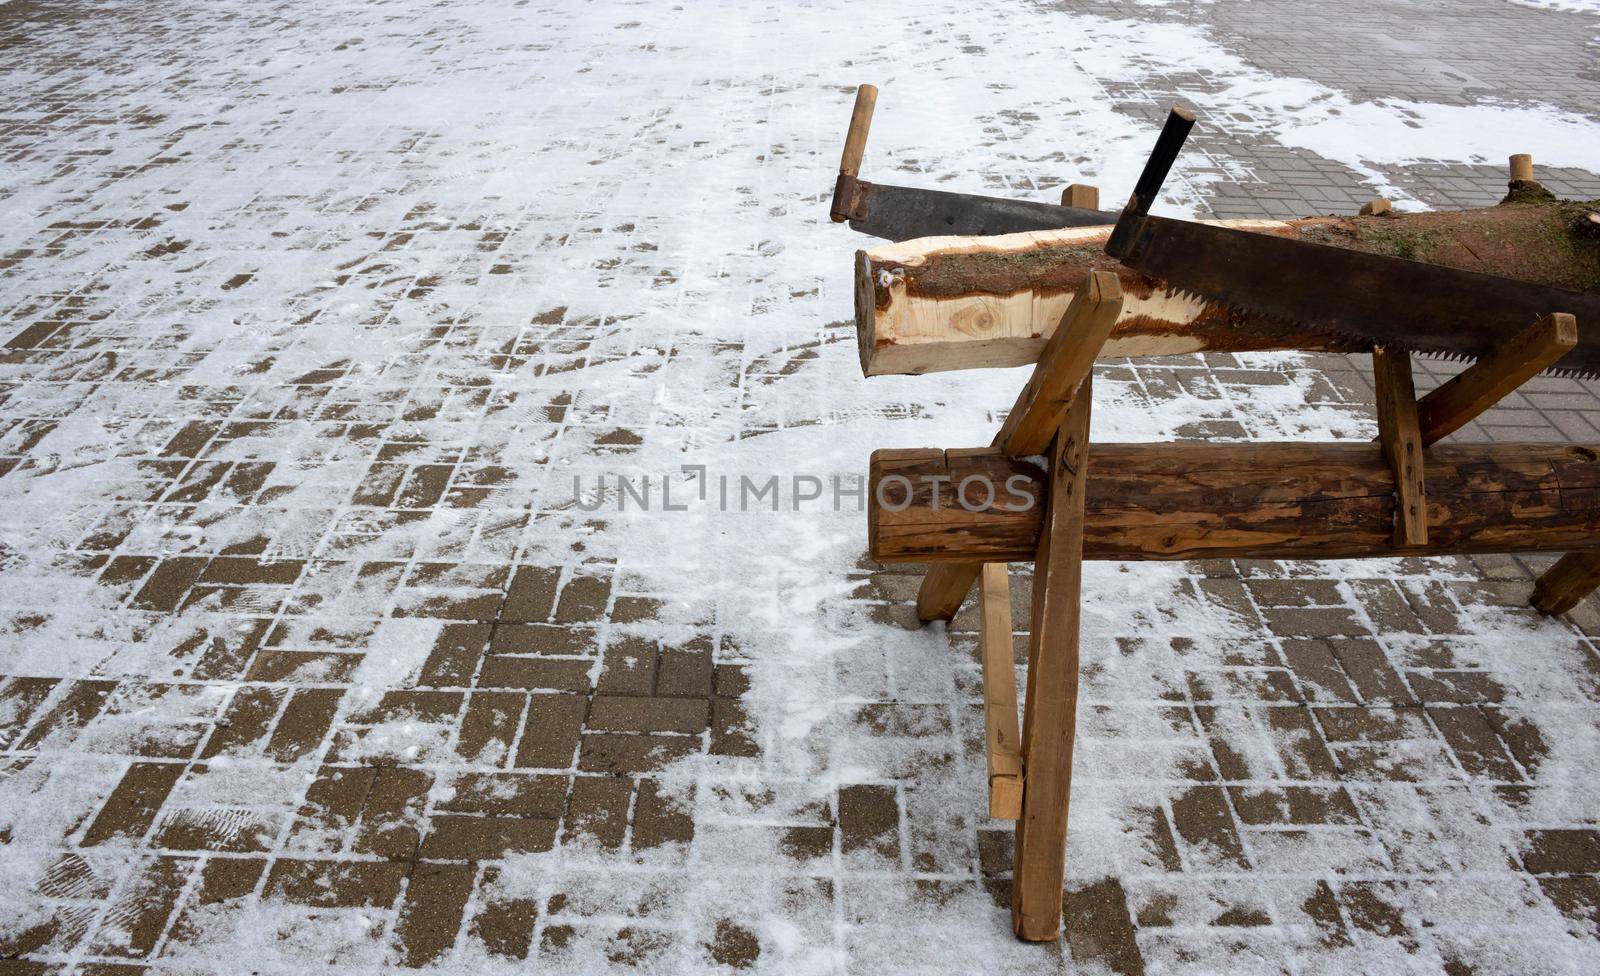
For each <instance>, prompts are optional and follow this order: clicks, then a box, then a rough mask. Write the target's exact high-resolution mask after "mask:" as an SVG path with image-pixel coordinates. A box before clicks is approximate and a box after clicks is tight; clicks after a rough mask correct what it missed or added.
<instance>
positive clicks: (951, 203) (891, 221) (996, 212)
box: [828, 85, 1117, 241]
mask: <svg viewBox="0 0 1600 976" xmlns="http://www.w3.org/2000/svg"><path fill="white" fill-rule="evenodd" d="M877 99H878V89H876V88H874V87H873V86H872V85H862V86H861V87H860V88H858V89H856V104H855V110H854V111H853V112H852V113H851V116H850V129H849V132H848V133H847V134H846V136H845V143H844V156H843V158H842V159H841V160H840V161H839V180H838V182H837V183H835V184H834V188H833V203H832V205H831V206H830V207H829V208H828V212H829V216H831V217H832V218H833V219H834V221H836V222H841V223H842V222H844V221H846V220H848V221H849V222H850V229H851V230H858V231H860V232H861V233H863V234H871V235H872V236H873V237H882V238H884V239H886V240H891V241H909V240H913V239H915V238H918V237H943V236H951V235H959V236H962V237H972V236H980V235H985V234H1015V233H1018V232H1019V231H1025V230H1058V229H1060V228H1062V227H1103V226H1105V225H1107V224H1110V223H1112V222H1114V221H1115V220H1116V219H1117V215H1116V214H1114V213H1110V212H1107V211H1104V210H1095V209H1092V208H1088V207H1065V206H1061V207H1058V206H1056V205H1054V204H1050V203H1035V202H1033V201H1031V200H1007V199H1004V198H1001V197H985V196H978V195H976V194H971V193H952V192H950V191H948V190H924V189H921V188H919V187H909V186H892V185H890V184H888V183H868V182H867V181H866V180H863V179H860V178H859V176H860V173H861V159H862V156H863V155H865V153H866V148H867V130H868V129H869V128H870V126H871V124H872V109H873V106H874V105H876V103H877Z"/></svg>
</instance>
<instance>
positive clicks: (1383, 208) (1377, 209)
mask: <svg viewBox="0 0 1600 976" xmlns="http://www.w3.org/2000/svg"><path fill="white" fill-rule="evenodd" d="M1393 209H1394V202H1393V201H1390V200H1385V199H1383V198H1382V197H1379V198H1378V199H1376V200H1372V201H1369V202H1367V203H1363V204H1362V205H1361V213H1360V214H1359V216H1362V217H1381V216H1383V215H1384V214H1386V213H1388V212H1389V211H1391V210H1393Z"/></svg>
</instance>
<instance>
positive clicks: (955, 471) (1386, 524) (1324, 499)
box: [867, 442, 1600, 563]
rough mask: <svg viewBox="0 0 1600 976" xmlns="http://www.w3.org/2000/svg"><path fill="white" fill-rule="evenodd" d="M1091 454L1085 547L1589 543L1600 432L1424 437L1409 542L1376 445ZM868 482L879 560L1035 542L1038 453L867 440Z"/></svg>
mask: <svg viewBox="0 0 1600 976" xmlns="http://www.w3.org/2000/svg"><path fill="white" fill-rule="evenodd" d="M1094 458H1095V463H1094V468H1093V473H1092V475H1091V476H1090V478H1089V482H1088V488H1087V494H1086V496H1085V516H1084V517H1085V528H1084V554H1085V557H1086V558H1088V559H1118V560H1146V559H1206V558H1260V559H1339V558H1353V557H1368V556H1394V555H1429V554H1440V555H1444V554H1452V553H1491V552H1533V551H1544V552H1551V551H1554V552H1564V551H1568V550H1590V549H1600V445H1592V446H1578V445H1569V444H1463V445H1452V444H1440V445H1438V446H1436V447H1434V448H1432V449H1431V450H1430V451H1429V452H1428V496H1427V502H1428V526H1429V531H1428V545H1427V546H1425V547H1421V548H1406V547H1400V546H1397V545H1396V544H1395V540H1394V518H1395V481H1394V474H1393V473H1392V471H1391V470H1390V468H1389V465H1388V462H1387V461H1385V460H1384V457H1383V452H1382V450H1381V449H1380V448H1379V447H1378V445H1376V444H1372V443H1358V444H1357V443H1338V444H1296V443H1289V444H1282V443H1233V444H1214V443H1198V442H1197V443H1188V442H1182V443H1168V444H1096V445H1095V447H1094ZM930 477H937V478H943V479H948V480H945V481H943V482H932V481H930V480H929V478H930ZM868 480H869V484H870V486H871V491H872V495H871V497H870V498H869V508H868V515H867V525H868V538H869V550H870V552H871V554H872V557H873V558H874V559H877V560H879V561H881V562H888V563H893V562H919V563H927V562H939V561H942V560H954V561H972V560H979V561H984V562H1019V561H1022V560H1025V559H1028V558H1029V555H1030V554H1031V553H1032V552H1034V550H1035V548H1036V547H1037V544H1038V540H1039V526H1040V512H1041V508H1040V503H1041V501H1042V500H1043V499H1044V498H1045V497H1046V496H1047V493H1048V488H1047V486H1046V483H1045V478H1044V472H1043V471H1042V469H1041V468H1040V466H1039V463H1038V461H1037V459H1026V458H1007V457H1005V456H1003V455H1002V454H1001V453H1000V452H999V451H996V450H968V451H962V452H954V451H951V452H940V451H920V452H907V451H901V452H891V451H878V452H876V453H875V454H874V455H873V457H872V465H871V472H870V474H869V476H868ZM991 489H992V494H993V501H992V502H990V503H989V504H987V505H985V504H984V503H985V501H986V496H988V495H989V494H990V490H991ZM963 497H964V498H965V501H966V504H965V505H964V504H963V501H962V499H963ZM935 498H937V502H935ZM935 504H937V509H935ZM970 509H980V510H970Z"/></svg>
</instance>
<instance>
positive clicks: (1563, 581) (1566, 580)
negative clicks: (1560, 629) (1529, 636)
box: [1528, 552, 1600, 614]
mask: <svg viewBox="0 0 1600 976" xmlns="http://www.w3.org/2000/svg"><path fill="white" fill-rule="evenodd" d="M1596 587H1600V552H1569V553H1567V554H1566V555H1565V556H1562V557H1561V558H1560V559H1558V560H1556V564H1555V565H1554V566H1551V567H1550V568H1549V569H1547V570H1545V571H1544V575H1542V576H1540V577H1539V579H1538V580H1537V581H1535V582H1534V584H1533V596H1532V598H1531V599H1530V600H1529V601H1528V602H1530V603H1532V604H1533V605H1534V606H1535V607H1537V608H1538V610H1539V612H1540V613H1548V614H1558V613H1566V612H1567V611H1568V610H1571V609H1572V608H1573V607H1575V606H1577V605H1578V601H1580V600H1582V599H1583V598H1584V597H1586V596H1588V595H1589V594H1590V593H1593V592H1594V590H1595V588H1596Z"/></svg>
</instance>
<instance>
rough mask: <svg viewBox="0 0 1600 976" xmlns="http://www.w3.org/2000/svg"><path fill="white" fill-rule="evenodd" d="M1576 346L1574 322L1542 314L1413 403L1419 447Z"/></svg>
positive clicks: (1459, 424)
mask: <svg viewBox="0 0 1600 976" xmlns="http://www.w3.org/2000/svg"><path fill="white" fill-rule="evenodd" d="M1577 344H1578V320H1577V319H1576V318H1574V317H1573V316H1571V315H1568V314H1566V313H1565V312H1557V313H1554V314H1551V315H1546V316H1545V317H1544V318H1542V319H1540V320H1539V321H1537V322H1535V323H1534V324H1533V325H1530V326H1528V328H1526V329H1524V330H1523V331H1522V332H1521V333H1519V334H1518V335H1517V336H1516V337H1515V338H1513V339H1511V340H1510V341H1509V342H1507V343H1506V344H1505V345H1503V346H1501V347H1500V348H1499V349H1497V350H1495V353H1494V355H1492V356H1488V357H1486V358H1484V359H1480V360H1478V361H1477V362H1475V363H1473V364H1472V365H1471V366H1468V367H1467V368H1466V369H1464V370H1462V371H1461V372H1460V373H1457V374H1456V375H1455V376H1453V377H1451V378H1450V379H1449V380H1447V381H1446V382H1444V383H1443V384H1441V385H1440V386H1439V387H1438V388H1436V389H1435V390H1434V391H1433V392H1432V393H1429V394H1428V395H1427V396H1425V397H1423V398H1422V400H1421V402H1420V403H1418V404H1417V422H1418V426H1419V428H1420V430H1421V434H1422V446H1423V447H1428V446H1429V445H1431V444H1435V443H1438V442H1439V441H1440V440H1441V439H1443V438H1444V437H1446V436H1447V435H1449V434H1451V433H1454V432H1455V431H1457V430H1460V429H1461V428H1462V427H1464V426H1466V425H1467V424H1468V423H1470V422H1471V421H1472V419H1473V418H1474V417H1477V416H1478V415H1479V414H1481V413H1483V412H1484V411H1485V410H1488V409H1489V408H1490V407H1492V406H1494V405H1495V404H1496V403H1499V402H1500V401H1501V400H1502V399H1504V398H1505V397H1506V395H1507V394H1510V393H1511V392H1512V391H1514V390H1516V388H1517V387H1519V386H1521V385H1522V384H1523V383H1526V382H1527V381H1528V380H1530V379H1532V378H1533V377H1534V375H1535V374H1537V373H1539V372H1540V371H1542V370H1544V369H1547V368H1549V367H1550V366H1552V365H1554V364H1555V363H1556V362H1557V361H1558V360H1559V359H1560V358H1561V357H1562V356H1564V355H1566V353H1567V350H1569V349H1571V348H1572V347H1573V346H1576V345H1577Z"/></svg>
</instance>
